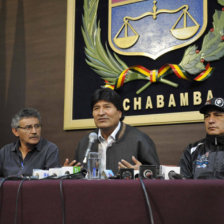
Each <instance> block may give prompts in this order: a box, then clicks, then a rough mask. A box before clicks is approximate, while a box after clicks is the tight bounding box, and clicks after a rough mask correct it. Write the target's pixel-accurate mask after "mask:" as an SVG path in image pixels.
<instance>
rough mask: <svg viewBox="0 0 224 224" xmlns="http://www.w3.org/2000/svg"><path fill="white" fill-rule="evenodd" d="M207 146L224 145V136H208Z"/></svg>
mask: <svg viewBox="0 0 224 224" xmlns="http://www.w3.org/2000/svg"><path fill="white" fill-rule="evenodd" d="M205 141H206V143H207V144H211V145H224V135H208V134H207V135H206V139H205Z"/></svg>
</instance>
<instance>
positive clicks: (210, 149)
mask: <svg viewBox="0 0 224 224" xmlns="http://www.w3.org/2000/svg"><path fill="white" fill-rule="evenodd" d="M200 113H202V114H204V123H205V130H206V134H207V135H206V137H205V138H204V139H202V140H200V141H197V142H195V143H193V144H190V145H188V146H187V148H186V150H185V151H184V153H183V155H182V158H181V160H180V168H181V174H182V175H183V176H184V177H185V178H189V179H190V178H193V179H224V99H223V98H221V97H219V98H212V99H211V100H208V101H207V102H206V103H205V105H204V106H203V107H202V108H201V109H200Z"/></svg>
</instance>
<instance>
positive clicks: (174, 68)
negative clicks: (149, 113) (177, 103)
mask: <svg viewBox="0 0 224 224" xmlns="http://www.w3.org/2000/svg"><path fill="white" fill-rule="evenodd" d="M217 2H218V3H219V4H220V5H221V6H224V0H217ZM98 5H99V0H84V5H83V9H84V14H83V17H82V24H83V25H82V27H81V30H82V35H83V39H84V42H85V55H86V63H87V64H88V65H89V66H90V67H91V68H92V69H93V70H94V71H95V72H96V73H97V74H98V75H99V76H100V77H101V78H102V79H103V80H104V81H105V86H104V87H107V88H111V89H118V88H120V87H122V86H123V85H124V84H125V83H127V82H130V81H134V80H140V79H141V80H146V81H147V83H146V84H145V85H144V86H143V87H142V88H140V89H139V90H138V91H137V92H136V94H140V93H141V92H142V91H143V90H145V89H146V88H147V87H149V86H150V85H151V84H152V83H154V82H162V83H164V84H167V85H170V86H173V87H178V84H176V83H174V82H171V81H170V80H167V79H165V77H166V76H167V75H169V74H175V75H176V76H177V77H179V78H181V79H185V80H188V81H204V80H206V79H207V78H209V77H210V76H211V74H212V72H213V68H211V67H210V64H209V62H212V61H215V60H218V59H220V58H222V57H223V56H224V7H223V8H222V11H220V10H215V13H214V15H213V28H211V29H210V31H209V32H208V33H207V34H206V35H205V36H204V39H203V42H202V46H201V50H198V47H197V46H196V45H191V46H189V47H188V48H187V49H186V50H185V53H184V55H183V58H182V60H181V62H180V63H179V65H174V64H168V65H164V66H163V67H161V68H160V69H159V70H157V69H154V70H148V69H147V68H145V67H143V66H141V65H137V66H131V67H129V66H128V65H127V64H126V63H125V62H124V61H122V60H121V59H120V58H119V57H118V56H117V54H115V53H113V54H111V52H110V50H109V48H108V46H107V44H105V48H104V47H103V45H102V42H101V28H100V21H98V22H97V9H98Z"/></svg>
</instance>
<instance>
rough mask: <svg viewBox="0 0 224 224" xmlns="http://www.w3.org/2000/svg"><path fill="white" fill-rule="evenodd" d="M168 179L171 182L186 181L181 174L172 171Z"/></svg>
mask: <svg viewBox="0 0 224 224" xmlns="http://www.w3.org/2000/svg"><path fill="white" fill-rule="evenodd" d="M168 177H169V179H170V180H182V179H184V177H183V176H182V175H181V174H179V173H176V172H175V171H173V170H171V171H170V172H169V173H168Z"/></svg>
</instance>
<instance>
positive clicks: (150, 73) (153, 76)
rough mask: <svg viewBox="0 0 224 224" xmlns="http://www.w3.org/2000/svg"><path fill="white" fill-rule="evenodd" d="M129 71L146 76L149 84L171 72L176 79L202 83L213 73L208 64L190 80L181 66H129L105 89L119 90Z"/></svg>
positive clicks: (190, 77) (106, 85)
mask: <svg viewBox="0 0 224 224" xmlns="http://www.w3.org/2000/svg"><path fill="white" fill-rule="evenodd" d="M129 70H134V71H137V72H139V73H140V74H141V75H143V76H146V77H147V78H148V80H149V82H151V83H155V82H159V81H160V80H161V79H162V78H164V77H165V76H167V75H168V74H170V73H171V72H173V73H174V74H175V75H176V76H177V77H178V78H180V79H184V80H188V81H192V80H194V81H199V82H202V81H204V80H206V79H207V78H209V77H210V76H211V74H212V72H213V68H212V67H210V64H207V66H206V68H205V70H204V71H203V72H201V73H200V74H199V75H198V76H196V77H195V78H193V79H192V76H191V75H189V74H188V73H187V72H186V71H184V69H182V68H181V66H179V65H176V64H166V65H164V66H162V67H161V68H160V69H159V70H157V69H154V70H148V69H147V68H145V67H143V66H141V65H135V66H131V67H129V68H127V69H125V70H124V71H123V72H122V73H121V74H120V75H119V77H118V78H117V80H116V83H115V85H111V84H109V82H107V81H106V80H105V82H106V84H105V87H108V88H111V89H114V88H115V89H119V88H120V87H122V86H123V85H124V83H125V78H126V77H127V75H128V71H129Z"/></svg>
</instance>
